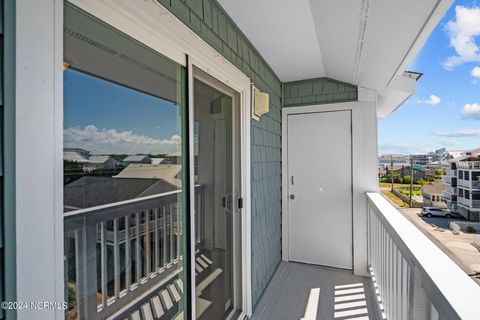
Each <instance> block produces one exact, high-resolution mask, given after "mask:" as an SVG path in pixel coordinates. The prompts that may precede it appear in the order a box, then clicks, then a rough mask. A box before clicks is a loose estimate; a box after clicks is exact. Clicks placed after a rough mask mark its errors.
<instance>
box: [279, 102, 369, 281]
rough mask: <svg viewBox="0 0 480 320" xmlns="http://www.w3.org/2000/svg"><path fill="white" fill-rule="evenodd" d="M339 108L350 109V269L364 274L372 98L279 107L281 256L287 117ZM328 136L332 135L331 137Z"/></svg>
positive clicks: (285, 243)
mask: <svg viewBox="0 0 480 320" xmlns="http://www.w3.org/2000/svg"><path fill="white" fill-rule="evenodd" d="M342 110H350V111H351V112H352V171H353V174H352V185H353V220H352V223H353V272H354V274H357V275H364V276H368V270H367V227H366V226H367V220H366V200H365V192H367V191H368V190H374V191H378V181H377V117H376V108H375V102H368V101H354V102H345V103H334V104H324V105H313V106H302V107H288V108H283V109H282V137H283V139H282V260H285V261H288V260H289V256H288V247H289V246H288V241H289V238H288V217H289V216H288V215H289V212H288V188H287V186H288V173H287V167H288V166H287V160H288V143H287V142H288V139H287V134H288V124H287V117H288V115H292V114H302V113H315V112H325V111H342ZM330 138H332V139H334V137H330Z"/></svg>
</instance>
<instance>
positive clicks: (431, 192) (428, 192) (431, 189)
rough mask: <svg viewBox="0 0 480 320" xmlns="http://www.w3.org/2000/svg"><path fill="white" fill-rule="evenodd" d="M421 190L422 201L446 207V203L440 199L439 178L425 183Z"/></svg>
mask: <svg viewBox="0 0 480 320" xmlns="http://www.w3.org/2000/svg"><path fill="white" fill-rule="evenodd" d="M421 190H422V193H423V203H425V204H427V205H429V206H434V207H445V208H446V207H447V205H446V203H445V202H444V201H443V200H442V193H443V183H442V181H440V180H439V181H436V182H435V183H433V184H425V185H423V186H422V189H421Z"/></svg>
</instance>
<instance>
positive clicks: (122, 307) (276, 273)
mask: <svg viewBox="0 0 480 320" xmlns="http://www.w3.org/2000/svg"><path fill="white" fill-rule="evenodd" d="M1 4H2V5H3V10H1V11H0V15H2V18H3V19H2V20H1V21H2V23H3V26H2V28H0V33H2V35H3V36H2V37H0V42H1V44H2V45H3V54H2V55H1V59H2V68H0V72H1V73H2V76H3V77H2V79H3V81H2V82H1V83H0V86H2V91H1V92H2V95H1V96H2V99H1V100H0V103H1V104H2V108H1V112H2V120H3V123H2V125H3V128H2V129H3V131H2V132H3V135H2V137H3V139H2V144H3V145H2V153H1V155H0V156H1V157H2V162H1V163H2V165H3V166H2V171H1V174H2V178H1V181H2V184H3V188H2V192H3V197H2V212H1V215H2V217H1V219H0V220H1V221H2V224H1V226H0V228H1V236H2V239H1V240H2V241H0V255H1V257H0V263H1V264H2V265H1V268H0V273H1V274H0V277H1V279H2V281H0V291H1V296H2V299H3V300H4V301H7V302H8V301H9V302H12V303H13V302H14V301H18V302H33V303H35V302H40V303H42V306H44V304H43V302H49V305H48V306H49V308H43V310H41V311H39V310H36V309H35V308H28V309H26V308H22V309H18V310H14V308H12V309H10V308H6V309H4V310H2V311H3V313H2V314H1V317H3V318H5V319H7V320H11V319H18V320H26V319H35V320H53V319H76V318H78V319H122V320H123V319H135V320H144V319H158V318H160V319H161V320H163V319H165V320H167V319H199V320H207V319H208V320H220V319H225V318H227V317H228V318H229V319H245V318H251V319H265V318H266V317H267V318H269V319H300V318H304V319H308V320H309V319H314V318H316V317H315V315H313V316H312V315H311V311H310V310H313V313H315V310H320V311H319V314H318V316H319V317H320V318H322V317H323V318H325V319H342V318H343V319H346V318H353V317H356V318H359V317H361V318H370V319H377V318H380V319H381V318H383V316H382V314H383V315H385V317H386V318H388V319H406V318H412V319H438V318H439V315H440V317H442V318H445V319H464V320H470V319H478V315H479V314H480V304H478V297H479V296H480V286H478V284H477V283H475V282H474V280H473V279H472V277H470V276H469V275H468V274H466V273H465V272H464V271H463V270H462V269H461V268H460V267H459V266H458V265H456V264H455V262H454V261H452V260H451V259H450V258H449V257H448V256H447V255H446V254H445V253H444V252H442V251H441V250H440V249H439V248H438V247H437V246H436V245H435V244H434V243H433V242H432V241H431V240H430V239H429V238H427V237H425V235H424V234H423V233H422V232H421V231H420V230H418V229H417V228H416V227H415V226H414V225H413V224H412V223H411V222H410V221H409V220H408V219H406V218H405V217H404V216H403V215H401V214H400V213H399V212H398V211H397V210H396V209H395V207H393V206H392V205H391V204H390V203H389V202H388V201H387V200H386V199H385V198H383V197H382V195H381V194H380V193H379V186H378V179H377V157H378V156H377V155H378V140H377V136H378V134H377V119H378V117H382V118H383V117H387V116H388V115H389V114H391V113H392V112H393V111H394V110H396V109H397V108H398V107H400V106H401V105H402V104H403V102H404V101H406V100H407V99H408V98H410V97H411V96H412V95H413V94H414V92H415V87H416V80H417V79H418V78H419V77H420V74H419V73H417V72H412V71H408V70H407V68H408V66H409V65H411V63H412V62H413V60H414V59H415V56H416V55H417V53H418V52H419V50H420V49H421V48H422V46H423V45H424V43H425V41H426V39H427V38H428V36H429V35H430V33H431V31H432V30H433V28H435V26H436V25H437V24H438V23H439V21H440V20H441V19H442V17H443V16H444V14H445V12H446V10H447V9H448V8H449V6H450V5H451V4H452V1H449V0H438V1H413V0H405V1H401V3H400V1H395V0H383V1H368V0H366V1H272V0H265V1H253V0H246V1H225V0H219V1H213V0H202V1H179V0H171V1H170V0H158V1H127V0H124V1H96V0H71V1H66V2H63V1H59V0H49V1H46V0H37V1H25V0H18V1H11V0H6V1H2V2H1ZM420 71H421V70H420ZM85 83H87V84H88V86H87V85H85ZM86 88H88V89H86ZM219 101H220V102H221V103H219ZM120 102H121V103H120ZM123 102H126V103H123ZM80 120H81V121H80ZM69 123H91V124H92V125H87V126H85V127H76V126H75V127H68V128H66V129H69V131H68V132H67V133H69V135H65V131H66V129H65V127H64V126H65V125H66V124H67V125H68V124H69ZM93 124H97V125H93ZM100 124H102V125H100ZM157 127H158V128H159V129H156V128H157ZM64 129H65V130H64ZM67 139H70V140H67ZM72 140H73V142H75V143H76V142H78V145H77V144H75V146H78V147H81V148H84V149H88V148H89V146H91V145H94V144H96V148H95V149H93V148H92V149H91V150H100V149H101V150H102V152H101V153H102V154H111V155H113V154H120V153H121V154H138V153H141V154H152V155H163V154H166V153H168V152H170V151H171V150H178V151H180V150H181V152H182V156H183V158H182V160H184V161H182V162H183V164H181V166H182V168H181V171H180V172H179V174H177V178H178V179H180V180H181V189H177V188H174V190H170V191H167V190H164V189H162V188H158V189H157V188H156V187H154V186H155V185H157V186H158V183H161V179H154V180H157V182H155V181H151V180H149V179H147V178H145V179H138V178H131V179H137V180H135V183H130V181H129V180H128V179H129V178H114V177H113V176H94V177H92V176H87V177H83V176H82V178H81V179H78V180H76V181H73V182H71V183H66V184H65V185H63V184H62V160H63V150H62V149H63V147H64V145H63V144H64V141H65V142H69V143H73V142H72ZM68 145H70V144H68ZM195 145H198V154H196V152H195V151H194V150H195ZM37 156H38V157H37ZM39 157H40V158H39ZM140 157H141V159H134V161H132V162H128V161H127V164H128V165H132V164H137V165H138V164H142V163H135V162H138V161H140V162H142V161H143V162H148V163H147V164H149V161H148V159H147V157H146V156H140ZM32 159H33V160H34V161H33V160H32ZM39 159H40V160H39ZM339 169H340V170H339ZM138 185H141V186H142V187H141V188H140V187H138ZM167 186H168V187H170V188H171V187H172V186H171V185H167ZM130 188H135V190H131V189H130ZM137 188H138V189H137ZM144 188H145V189H144ZM142 189H143V190H144V191H142ZM66 190H67V191H68V193H66V192H65V191H66ZM147 191H148V192H147ZM62 198H63V199H62ZM64 204H66V205H67V206H68V207H65V206H64ZM77 208H79V209H77ZM298 262H301V263H298ZM277 289H278V290H277ZM320 289H321V293H320V294H319V291H320ZM349 292H355V296H354V298H355V299H356V300H355V301H354V303H353V304H352V303H350V302H351V300H350V301H349V302H346V303H348V305H347V306H346V305H345V303H338V302H339V301H338V300H344V299H353V298H352V296H351V295H350V294H349ZM357 293H358V294H357ZM325 297H326V298H325ZM333 297H341V299H337V302H335V301H334V299H333ZM309 301H310V303H309ZM379 301H381V303H379ZM55 302H57V303H60V304H61V303H63V302H68V303H67V308H66V309H67V310H64V309H65V308H64V307H63V304H62V305H61V306H60V307H55V306H52V304H54V303H55ZM358 306H360V307H358ZM320 313H321V314H320ZM347 313H348V314H347Z"/></svg>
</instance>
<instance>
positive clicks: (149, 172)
mask: <svg viewBox="0 0 480 320" xmlns="http://www.w3.org/2000/svg"><path fill="white" fill-rule="evenodd" d="M181 170H182V166H181V165H178V164H166V163H161V164H138V163H133V164H130V165H128V167H126V168H125V169H123V170H122V171H120V173H119V174H117V175H116V176H114V178H129V179H131V178H135V179H161V180H163V181H165V182H167V183H169V184H170V185H172V186H174V187H176V188H181V186H182V179H181V176H180V171H181Z"/></svg>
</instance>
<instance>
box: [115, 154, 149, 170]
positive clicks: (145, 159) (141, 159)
mask: <svg viewBox="0 0 480 320" xmlns="http://www.w3.org/2000/svg"><path fill="white" fill-rule="evenodd" d="M122 162H123V165H124V166H125V167H127V166H128V165H130V164H134V163H145V164H148V163H152V160H151V159H150V157H149V156H147V155H144V154H139V155H132V156H128V157H126V158H125V159H123V161H122Z"/></svg>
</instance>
